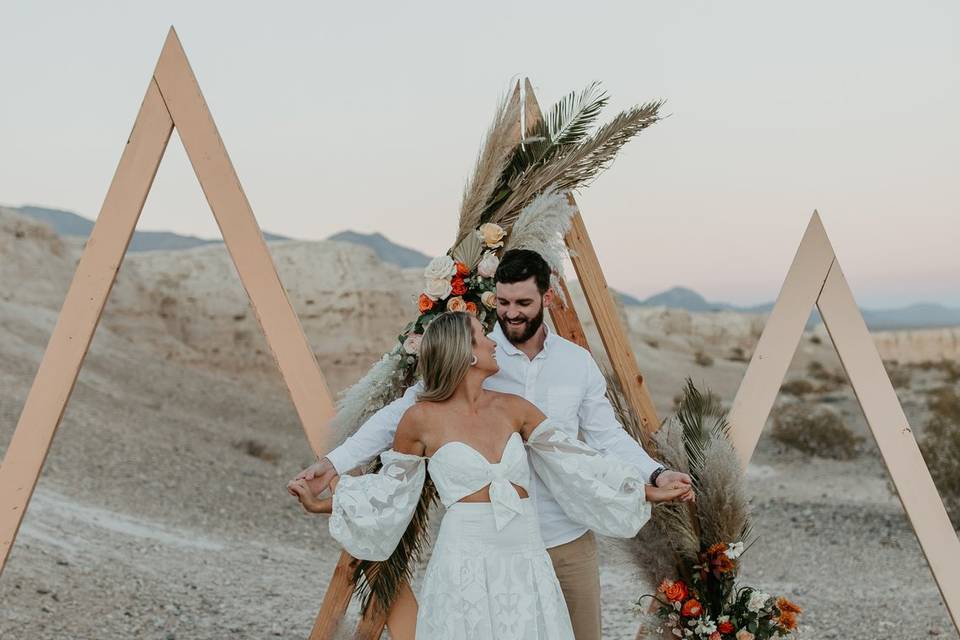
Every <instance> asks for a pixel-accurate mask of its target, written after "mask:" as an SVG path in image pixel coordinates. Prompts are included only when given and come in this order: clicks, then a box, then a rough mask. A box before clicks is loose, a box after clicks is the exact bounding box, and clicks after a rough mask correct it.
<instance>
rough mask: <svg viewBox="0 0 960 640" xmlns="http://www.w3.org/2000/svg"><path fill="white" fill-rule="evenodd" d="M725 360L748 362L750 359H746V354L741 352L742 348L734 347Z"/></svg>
mask: <svg viewBox="0 0 960 640" xmlns="http://www.w3.org/2000/svg"><path fill="white" fill-rule="evenodd" d="M727 360H731V361H733V362H749V361H750V358H748V357H747V353H746V351H744V350H743V347H734V348H732V349H730V355H729V356H727Z"/></svg>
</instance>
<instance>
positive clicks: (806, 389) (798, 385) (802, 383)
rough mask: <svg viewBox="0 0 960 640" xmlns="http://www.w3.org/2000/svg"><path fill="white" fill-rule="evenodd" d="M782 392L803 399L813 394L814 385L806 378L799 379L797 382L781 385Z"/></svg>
mask: <svg viewBox="0 0 960 640" xmlns="http://www.w3.org/2000/svg"><path fill="white" fill-rule="evenodd" d="M780 391H782V392H783V393H787V394H790V395H791V396H799V397H803V396H805V395H807V394H808V393H813V391H814V388H813V383H812V382H810V381H809V380H805V379H804V378H797V379H795V380H789V381H787V382H784V383H783V384H782V385H780Z"/></svg>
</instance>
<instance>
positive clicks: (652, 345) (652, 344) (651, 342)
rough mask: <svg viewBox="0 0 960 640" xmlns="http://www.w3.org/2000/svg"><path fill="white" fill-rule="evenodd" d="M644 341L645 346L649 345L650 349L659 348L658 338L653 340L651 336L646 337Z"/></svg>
mask: <svg viewBox="0 0 960 640" xmlns="http://www.w3.org/2000/svg"><path fill="white" fill-rule="evenodd" d="M644 342H646V343H647V346H648V347H650V348H651V349H659V348H660V341H659V340H654V339H653V338H647V339H646V340H644Z"/></svg>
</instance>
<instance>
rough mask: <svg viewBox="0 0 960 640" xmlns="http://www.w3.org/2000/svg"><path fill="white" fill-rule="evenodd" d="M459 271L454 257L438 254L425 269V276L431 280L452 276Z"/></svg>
mask: <svg viewBox="0 0 960 640" xmlns="http://www.w3.org/2000/svg"><path fill="white" fill-rule="evenodd" d="M456 272H457V265H456V264H455V263H454V261H453V258H451V257H450V256H448V255H442V256H437V257H436V258H434V259H433V260H431V261H430V264H428V265H427V268H426V269H424V270H423V277H424V278H425V279H426V280H427V281H428V282H429V281H430V280H440V279H441V278H451V277H453V274H455V273H456Z"/></svg>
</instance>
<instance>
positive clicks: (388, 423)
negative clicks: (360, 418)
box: [325, 383, 421, 475]
mask: <svg viewBox="0 0 960 640" xmlns="http://www.w3.org/2000/svg"><path fill="white" fill-rule="evenodd" d="M420 387H421V385H420V383H417V384H415V385H413V386H412V387H410V388H408V389H407V391H406V392H405V393H404V394H403V395H402V396H400V397H399V398H397V399H396V400H394V401H393V402H391V403H390V404H388V405H387V406H385V407H383V408H382V409H380V410H379V411H377V412H376V413H375V414H373V415H372V416H370V418H369V419H368V420H367V421H366V422H364V423H363V424H362V425H360V428H359V429H357V431H356V433H354V434H353V435H352V436H350V437H349V438H347V439H346V440H344V441H343V444H341V445H340V446H339V447H337V448H336V449H334V450H333V451H331V452H330V453H328V454H327V455H326V456H325V457H326V458H327V460H329V461H330V463H331V464H332V465H333V468H334V469H336V470H337V473H338V474H341V475H343V474H344V473H346V472H348V471H350V470H351V469H355V468H357V467H359V466H360V465H362V464H366V463H368V462H370V461H372V460H373V459H374V458H376V457H377V456H379V455H380V454H381V453H383V452H384V451H386V450H387V449H389V448H390V447H391V446H392V445H393V438H394V436H395V435H396V433H397V425H399V424H400V419H401V418H403V414H404V413H405V412H406V411H407V409H409V408H410V407H411V406H413V405H414V404H416V402H417V393H419V391H420Z"/></svg>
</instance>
